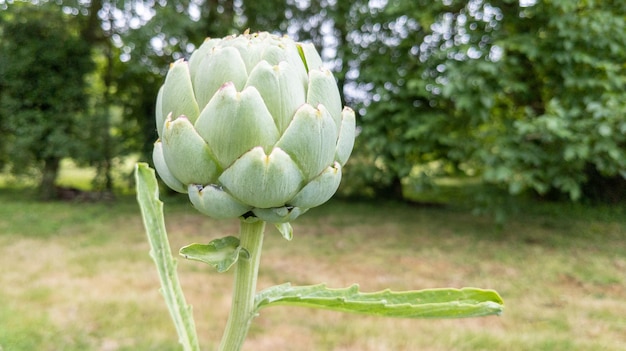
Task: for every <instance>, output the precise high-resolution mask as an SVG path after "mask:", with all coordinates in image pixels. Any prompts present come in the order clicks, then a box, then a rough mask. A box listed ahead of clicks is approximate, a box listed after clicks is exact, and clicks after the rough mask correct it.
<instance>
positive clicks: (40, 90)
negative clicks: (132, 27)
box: [0, 5, 92, 198]
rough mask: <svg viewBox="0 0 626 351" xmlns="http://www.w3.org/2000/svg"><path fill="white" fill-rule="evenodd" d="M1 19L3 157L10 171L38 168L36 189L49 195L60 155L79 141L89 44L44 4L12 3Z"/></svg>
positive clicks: (69, 154) (73, 152)
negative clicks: (38, 184)
mask: <svg viewBox="0 0 626 351" xmlns="http://www.w3.org/2000/svg"><path fill="white" fill-rule="evenodd" d="M1 24H2V31H1V32H0V34H1V39H2V40H1V41H0V67H2V68H1V71H0V87H1V88H2V89H1V94H0V99H1V100H0V102H1V103H0V117H1V119H0V125H1V127H0V129H2V132H3V137H2V138H1V140H0V144H2V147H3V151H4V153H5V154H4V157H3V158H2V159H3V161H4V162H8V163H9V165H10V167H11V168H12V170H13V171H15V172H25V171H28V170H29V169H31V168H33V167H34V168H36V169H38V170H40V171H41V172H42V173H43V176H42V181H41V185H40V194H41V196H42V197H43V198H51V197H53V196H54V182H55V178H56V175H57V172H58V169H59V164H60V161H61V159H62V158H64V157H74V156H76V155H77V154H78V153H79V150H80V149H81V147H82V144H81V139H80V138H79V137H77V136H80V135H81V134H82V131H81V130H80V128H79V126H80V122H79V120H80V119H81V117H82V113H83V112H84V110H85V108H86V103H85V102H86V92H85V90H86V83H85V79H84V75H85V74H86V73H87V72H89V71H90V70H91V69H92V61H91V56H90V55H89V47H88V46H86V45H85V43H84V42H83V41H82V40H80V38H79V37H78V35H77V33H76V27H75V26H72V23H71V22H70V21H69V18H68V17H66V16H63V15H62V14H61V13H60V12H59V11H55V10H54V9H52V8H49V7H45V6H41V7H35V6H28V5H26V6H16V9H15V11H14V12H13V13H12V15H11V16H2V23H1ZM32 38H37V40H36V41H34V40H32ZM60 43H62V45H60ZM7 155H9V156H10V158H9V157H7Z"/></svg>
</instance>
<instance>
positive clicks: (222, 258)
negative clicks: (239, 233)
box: [179, 236, 246, 273]
mask: <svg viewBox="0 0 626 351" xmlns="http://www.w3.org/2000/svg"><path fill="white" fill-rule="evenodd" d="M179 253H180V255H181V256H183V257H185V258H186V259H188V260H194V261H200V262H204V263H207V264H209V265H211V266H213V267H215V268H216V269H217V271H218V272H220V273H222V272H226V271H227V270H228V269H229V268H230V267H232V265H233V264H235V262H237V260H238V259H239V255H241V254H242V253H243V254H246V252H245V250H244V249H242V248H241V246H239V239H238V238H236V237H234V236H227V237H224V238H219V239H215V240H212V241H211V242H210V243H208V244H191V245H187V246H185V247H182V248H181V249H180V251H179Z"/></svg>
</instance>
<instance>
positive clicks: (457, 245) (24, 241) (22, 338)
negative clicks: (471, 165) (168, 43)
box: [0, 189, 626, 351]
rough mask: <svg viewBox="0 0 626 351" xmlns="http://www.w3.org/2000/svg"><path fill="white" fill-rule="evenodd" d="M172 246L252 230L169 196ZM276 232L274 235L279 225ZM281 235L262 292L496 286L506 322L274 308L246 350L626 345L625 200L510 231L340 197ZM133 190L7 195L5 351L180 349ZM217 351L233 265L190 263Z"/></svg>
mask: <svg viewBox="0 0 626 351" xmlns="http://www.w3.org/2000/svg"><path fill="white" fill-rule="evenodd" d="M165 211H166V223H167V226H168V230H169V235H170V241H171V245H172V247H173V249H174V250H176V251H177V250H178V248H180V247H181V246H182V245H185V244H188V243H192V242H208V241H210V240H211V239H213V238H216V237H220V236H224V235H229V234H234V233H236V232H237V221H234V220H233V221H215V220H211V219H208V218H205V217H203V216H201V215H199V214H198V213H196V212H195V211H194V210H193V209H192V208H191V206H190V205H189V204H188V203H187V201H186V200H185V199H183V198H180V197H177V198H171V199H167V198H166V199H165ZM268 228H270V227H268ZM294 230H295V235H294V240H293V241H291V242H287V241H285V240H283V239H282V238H281V237H280V235H279V234H278V233H277V232H275V231H274V230H273V229H271V228H270V230H269V231H268V233H267V236H266V240H265V249H264V252H263V257H262V262H261V270H260V281H259V289H262V288H265V287H267V286H270V285H273V284H279V283H284V282H288V281H289V282H292V283H294V284H314V283H320V282H326V283H328V285H329V286H331V287H345V286H348V285H350V284H352V283H355V282H357V283H360V285H361V289H362V290H363V291H376V290H380V289H384V288H387V287H389V288H392V289H394V290H408V289H422V288H434V287H463V286H474V287H481V288H491V289H495V290H497V291H498V292H499V293H500V294H501V295H502V297H503V298H504V300H505V303H506V310H505V312H504V314H503V315H502V316H499V317H486V318H475V319H463V320H404V319H383V318H375V317H364V316H361V315H352V314H341V313H337V312H328V311H319V310H309V309H305V308H294V307H275V308H268V309H265V310H263V311H262V313H261V315H260V316H259V317H258V318H257V319H255V321H254V324H253V327H252V330H251V332H250V334H249V337H248V340H247V342H246V345H245V347H244V350H257V351H264V350H267V351H275V350H293V351H301V350H337V351H339V350H341V351H348V350H354V351H357V350H358V351H365V350H371V351H383V350H394V351H401V350H551V351H553V350H567V351H572V350H585V351H589V350H603V351H604V350H624V349H626V207H624V206H618V207H613V208H609V207H606V208H584V207H582V206H579V205H563V204H561V205H554V204H538V205H535V206H528V207H527V209H526V210H525V211H524V210H523V211H521V212H520V213H519V214H517V215H516V216H515V217H512V218H509V220H508V222H506V223H505V225H504V226H503V227H502V228H497V227H496V226H495V225H494V224H493V221H492V220H491V219H490V218H489V217H481V216H474V215H472V214H471V213H470V211H467V210H464V209H458V208H450V207H447V208H446V207H430V208H422V207H410V206H406V205H402V204H393V203H388V204H381V203H364V202H361V203H349V202H343V201H339V200H333V201H331V202H330V203H328V204H327V205H324V206H322V207H321V208H318V209H314V210H311V211H310V212H309V213H307V214H306V215H304V216H303V217H302V218H301V219H298V220H297V221H296V222H295V223H294ZM148 250H149V248H148V244H147V240H146V238H145V233H144V231H143V226H142V224H141V218H140V215H139V209H138V207H137V205H136V203H135V202H134V198H133V197H122V198H120V199H118V200H117V201H116V202H114V203H38V202H35V201H33V200H32V198H31V197H29V196H23V193H22V192H20V191H18V190H14V189H0V350H2V351H30V350H44V351H45V350H67V351H71V350H100V351H113V350H178V349H179V348H178V344H177V341H176V340H177V337H176V334H175V331H174V328H173V325H172V323H171V322H170V319H169V315H168V313H167V310H166V307H165V303H164V301H163V299H162V297H161V296H160V295H159V292H158V288H159V283H158V278H157V275H156V270H155V267H154V266H153V263H152V261H151V259H150V258H149V256H148ZM178 262H179V274H180V276H181V279H182V282H183V285H184V289H185V293H186V295H187V300H188V301H189V302H190V303H191V304H192V305H193V307H194V314H195V318H196V325H197V327H198V330H199V334H200V338H201V345H202V346H203V349H204V350H213V349H215V347H216V344H217V343H218V342H219V338H220V336H221V333H222V330H223V327H224V325H225V322H226V317H227V313H228V309H229V303H230V290H231V279H232V272H227V273H216V272H215V271H213V270H212V269H211V268H210V267H208V266H203V265H202V264H201V263H198V262H192V261H186V260H184V259H180V260H179V261H178Z"/></svg>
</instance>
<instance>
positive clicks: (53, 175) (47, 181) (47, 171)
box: [39, 157, 61, 200]
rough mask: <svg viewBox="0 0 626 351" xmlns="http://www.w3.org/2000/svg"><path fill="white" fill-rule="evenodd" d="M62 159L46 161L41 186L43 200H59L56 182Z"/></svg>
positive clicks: (52, 158)
mask: <svg viewBox="0 0 626 351" xmlns="http://www.w3.org/2000/svg"><path fill="white" fill-rule="evenodd" d="M60 165H61V159H60V158H58V157H49V158H46V159H45V160H44V167H43V175H42V176H41V183H40V184H39V198H40V199H42V200H54V199H56V198H57V191H56V186H55V183H56V180H57V176H58V175H59V168H60Z"/></svg>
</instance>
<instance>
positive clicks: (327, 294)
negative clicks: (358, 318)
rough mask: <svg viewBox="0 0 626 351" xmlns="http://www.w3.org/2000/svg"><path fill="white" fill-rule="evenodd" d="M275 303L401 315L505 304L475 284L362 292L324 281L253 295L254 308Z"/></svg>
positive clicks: (483, 310) (487, 309) (455, 314)
mask: <svg viewBox="0 0 626 351" xmlns="http://www.w3.org/2000/svg"><path fill="white" fill-rule="evenodd" d="M277 305H289V306H304V307H313V308H321V309H327V310H334V311H341V312H352V313H361V314H367V315H375V316H383V317H400V318H463V317H479V316H487V315H494V314H495V315H499V314H501V313H502V311H503V308H504V303H503V301H502V298H501V297H500V296H499V295H498V293H497V292H495V291H493V290H483V289H476V288H463V289H427V290H417V291H401V292H395V291H390V290H382V291H378V292H373V293H363V292H360V291H359V286H358V285H352V286H351V287H348V288H343V289H330V288H328V287H326V285H325V284H320V285H310V286H299V287H298V286H291V284H283V285H277V286H273V287H270V288H268V289H265V290H263V291H261V292H259V293H258V294H257V295H256V298H255V307H256V309H257V311H258V310H260V309H261V308H264V307H268V306H277Z"/></svg>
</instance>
